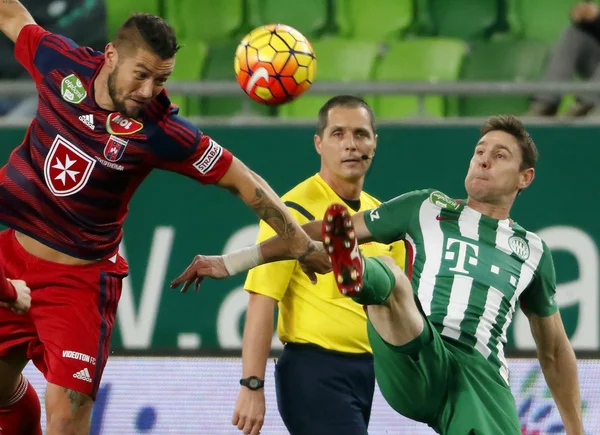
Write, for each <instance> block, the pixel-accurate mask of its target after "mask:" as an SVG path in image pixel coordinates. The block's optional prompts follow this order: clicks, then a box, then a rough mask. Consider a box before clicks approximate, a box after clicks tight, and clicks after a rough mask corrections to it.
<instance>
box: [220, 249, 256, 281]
mask: <svg viewBox="0 0 600 435" xmlns="http://www.w3.org/2000/svg"><path fill="white" fill-rule="evenodd" d="M262 262H263V257H262V253H261V252H260V246H259V245H254V246H249V247H247V248H244V249H240V250H239V251H235V252H232V253H230V254H225V255H223V263H225V269H227V272H228V273H229V275H230V276H231V275H235V274H237V273H240V272H245V271H247V270H250V269H252V268H253V267H256V266H258V265H260V264H262Z"/></svg>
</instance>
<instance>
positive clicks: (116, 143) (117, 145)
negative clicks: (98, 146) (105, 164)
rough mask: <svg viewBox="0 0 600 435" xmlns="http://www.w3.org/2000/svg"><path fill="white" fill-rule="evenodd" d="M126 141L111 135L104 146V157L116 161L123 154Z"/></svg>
mask: <svg viewBox="0 0 600 435" xmlns="http://www.w3.org/2000/svg"><path fill="white" fill-rule="evenodd" d="M128 143H129V141H128V140H125V139H121V138H120V137H116V136H113V135H111V136H110V137H109V138H108V142H106V146H105V147H104V157H105V158H106V160H108V161H109V162H116V161H117V160H119V159H120V158H121V157H122V156H123V153H124V152H125V148H126V147H127V144H128Z"/></svg>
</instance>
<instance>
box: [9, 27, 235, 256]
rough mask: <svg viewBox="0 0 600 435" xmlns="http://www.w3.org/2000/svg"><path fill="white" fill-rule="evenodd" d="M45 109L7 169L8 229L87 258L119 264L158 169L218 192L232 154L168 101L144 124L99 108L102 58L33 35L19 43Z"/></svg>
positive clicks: (32, 30) (159, 101) (157, 104)
mask: <svg viewBox="0 0 600 435" xmlns="http://www.w3.org/2000/svg"><path fill="white" fill-rule="evenodd" d="M15 56H16V58H17V60H18V61H19V62H20V63H21V64H22V65H23V66H24V67H25V68H26V69H27V71H29V73H30V74H31V76H32V77H33V79H34V80H35V83H36V85H37V89H38V92H39V105H38V110H37V113H36V117H35V119H34V120H33V121H32V123H31V125H30V127H29V129H28V130H27V134H26V136H25V140H24V141H23V143H22V144H21V145H20V146H19V147H18V148H16V149H15V150H14V151H13V152H12V154H11V156H10V158H9V160H8V163H7V164H6V165H5V166H4V167H3V168H2V169H1V170H0V222H2V223H4V224H5V225H7V226H9V227H12V228H14V229H16V230H18V231H20V232H22V233H24V234H27V235H29V236H31V237H33V238H35V239H36V240H38V241H40V242H41V243H44V244H46V245H48V246H50V247H52V248H54V249H57V250H59V251H61V252H64V253H66V254H68V255H72V256H74V257H78V258H83V259H99V258H106V257H110V256H112V255H114V254H115V253H116V252H117V250H118V245H119V243H120V241H121V238H122V234H123V221H124V220H125V217H126V215H127V211H128V204H129V201H130V199H131V197H132V196H133V194H134V192H135V190H136V188H137V187H138V186H139V185H140V183H141V182H142V181H143V180H144V178H145V177H146V176H147V175H148V174H149V173H150V171H152V169H154V168H160V169H165V170H169V171H174V172H177V173H180V174H183V175H185V176H188V177H191V178H193V179H195V180H198V181H199V182H201V183H204V184H209V183H215V182H217V181H218V180H219V179H220V178H221V177H222V176H223V175H224V174H225V172H226V171H227V170H228V168H229V166H230V164H231V161H232V155H231V153H230V152H229V151H227V150H226V149H224V148H222V147H221V146H220V145H219V144H217V143H216V142H215V141H213V140H212V139H211V138H210V137H208V136H206V135H204V134H203V133H202V132H201V131H200V130H199V129H198V128H196V127H195V126H194V125H192V124H191V123H190V122H188V121H187V120H185V119H184V118H182V117H180V116H178V115H177V111H178V109H177V107H176V106H174V105H172V104H171V103H170V101H169V98H168V96H167V94H166V92H164V91H163V92H162V93H161V94H160V95H158V96H157V97H156V98H154V100H153V101H152V102H151V103H150V104H149V106H148V107H146V109H145V110H144V111H143V113H142V114H141V115H140V117H139V118H137V119H128V118H123V117H122V116H120V115H119V113H116V112H111V111H107V110H105V109H102V108H101V107H99V106H98V105H97V104H96V102H95V99H94V86H93V85H94V80H95V78H96V76H97V74H98V72H99V71H100V69H101V67H102V65H103V62H104V55H103V53H100V52H97V51H94V50H92V49H90V48H84V47H79V46H77V44H75V43H74V42H73V41H71V40H70V39H68V38H65V37H63V36H60V35H56V34H52V33H50V32H47V31H46V30H44V29H43V28H41V27H40V26H38V25H35V24H30V25H27V26H25V27H24V28H23V29H22V30H21V32H20V33H19V37H18V38H17V41H16V44H15Z"/></svg>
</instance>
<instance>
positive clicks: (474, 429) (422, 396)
mask: <svg viewBox="0 0 600 435" xmlns="http://www.w3.org/2000/svg"><path fill="white" fill-rule="evenodd" d="M424 319H425V329H424V330H423V333H422V334H421V335H420V336H419V337H417V338H416V339H415V340H413V341H411V342H410V343H407V344H406V345H404V346H392V345H390V344H388V343H386V342H385V341H384V340H383V339H382V338H381V337H380V336H379V334H378V333H377V331H375V328H374V327H373V325H372V324H371V322H369V323H368V334H369V340H370V342H371V347H372V348H373V356H374V360H375V375H376V377H377V382H378V384H379V388H380V390H381V393H382V394H383V397H384V398H385V399H386V400H387V402H388V403H389V405H390V406H391V407H392V408H393V409H394V410H396V411H397V412H398V413H399V414H401V415H403V416H405V417H407V418H410V419H412V420H416V421H420V422H423V423H426V424H428V425H429V426H430V427H431V428H433V429H434V430H435V431H436V432H437V433H440V434H444V435H513V434H514V435H521V428H520V423H519V417H518V415H517V409H516V404H515V399H514V397H513V395H512V393H511V390H510V388H509V386H508V385H507V384H506V382H505V381H504V379H502V377H501V376H500V373H498V372H497V371H496V370H495V369H494V368H493V367H492V366H491V365H490V363H489V362H488V361H487V360H486V359H485V358H484V356H483V355H481V354H480V353H479V352H478V351H477V350H475V349H473V348H471V347H470V346H467V345H465V344H463V343H460V342H458V341H456V340H452V339H445V338H444V339H442V337H441V335H440V334H439V332H438V331H437V330H436V329H435V327H434V326H433V325H432V324H431V323H430V322H429V320H427V318H424Z"/></svg>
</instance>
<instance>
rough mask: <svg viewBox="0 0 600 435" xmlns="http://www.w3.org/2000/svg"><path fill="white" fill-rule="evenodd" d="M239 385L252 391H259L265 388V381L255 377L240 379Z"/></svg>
mask: <svg viewBox="0 0 600 435" xmlns="http://www.w3.org/2000/svg"><path fill="white" fill-rule="evenodd" d="M240 385H243V386H244V387H246V388H249V389H250V390H252V391H256V390H260V389H261V388H264V387H265V381H264V380H263V379H260V378H259V377H257V376H250V377H248V378H242V379H240Z"/></svg>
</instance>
